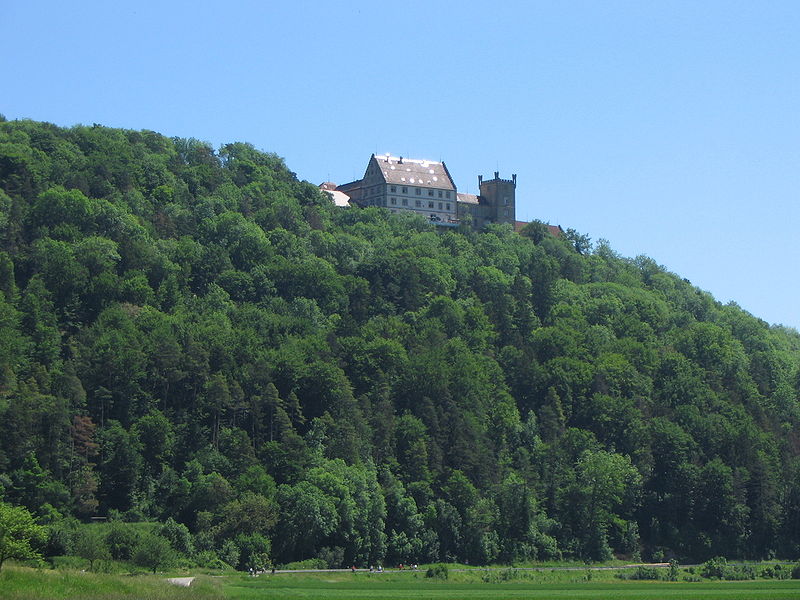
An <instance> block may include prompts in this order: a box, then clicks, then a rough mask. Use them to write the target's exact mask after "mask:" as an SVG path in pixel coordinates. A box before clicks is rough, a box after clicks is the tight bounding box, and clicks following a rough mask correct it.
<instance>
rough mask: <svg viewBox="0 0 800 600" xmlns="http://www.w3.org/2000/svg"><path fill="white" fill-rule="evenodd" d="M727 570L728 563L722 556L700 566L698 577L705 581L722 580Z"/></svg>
mask: <svg viewBox="0 0 800 600" xmlns="http://www.w3.org/2000/svg"><path fill="white" fill-rule="evenodd" d="M727 570H728V561H727V560H726V559H725V557H724V556H715V557H714V558H711V559H709V560H707V561H706V562H704V563H703V564H702V565H701V566H700V575H702V576H703V577H705V578H706V579H724V578H725V573H726V572H727Z"/></svg>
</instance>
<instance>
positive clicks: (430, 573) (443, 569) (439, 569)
mask: <svg viewBox="0 0 800 600" xmlns="http://www.w3.org/2000/svg"><path fill="white" fill-rule="evenodd" d="M448 575H449V571H448V569H447V565H444V564H442V563H439V564H438V565H433V566H432V567H431V568H429V569H428V570H427V571H425V577H432V578H435V579H447V577H448Z"/></svg>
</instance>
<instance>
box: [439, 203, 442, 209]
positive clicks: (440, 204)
mask: <svg viewBox="0 0 800 600" xmlns="http://www.w3.org/2000/svg"><path fill="white" fill-rule="evenodd" d="M439 210H442V203H441V202H439Z"/></svg>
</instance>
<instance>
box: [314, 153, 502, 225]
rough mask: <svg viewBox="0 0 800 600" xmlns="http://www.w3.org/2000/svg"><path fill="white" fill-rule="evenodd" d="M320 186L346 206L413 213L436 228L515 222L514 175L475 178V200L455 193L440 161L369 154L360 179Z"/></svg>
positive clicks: (453, 183)
mask: <svg viewBox="0 0 800 600" xmlns="http://www.w3.org/2000/svg"><path fill="white" fill-rule="evenodd" d="M320 187H321V188H322V189H323V190H325V191H326V192H328V193H329V194H330V193H331V192H333V191H335V192H338V193H339V194H346V195H347V196H348V197H349V199H350V204H356V205H358V206H361V207H367V206H381V207H383V208H386V209H388V210H390V211H391V212H394V213H400V212H416V213H419V214H422V215H424V216H425V217H426V218H427V219H429V220H430V221H431V222H432V223H434V224H435V225H438V226H441V227H457V226H458V225H460V224H462V223H463V224H469V225H470V226H471V227H473V228H474V229H477V230H480V229H482V228H483V227H484V226H485V225H487V224H488V223H509V224H511V225H512V226H513V225H514V223H515V216H516V197H515V191H516V187H517V176H516V175H512V176H511V179H500V174H499V172H497V171H495V173H494V178H493V179H489V180H486V181H484V180H483V177H482V176H478V188H479V190H480V194H479V195H477V196H475V195H471V194H459V193H458V190H457V188H456V185H455V182H454V181H453V178H452V177H451V176H450V172H449V171H448V170H447V165H445V163H444V162H436V161H431V160H423V159H408V158H403V157H402V156H400V157H397V156H392V155H390V154H385V155H384V154H381V155H377V156H376V155H375V154H373V155H372V156H371V157H370V159H369V163H368V165H367V170H366V171H365V173H364V177H362V178H361V179H359V180H357V181H352V182H350V183H345V184H343V185H339V186H335V184H331V183H329V182H328V183H325V184H323V185H322V186H320ZM337 197H338V198H341V196H338V195H337ZM339 203H340V202H337V204H339Z"/></svg>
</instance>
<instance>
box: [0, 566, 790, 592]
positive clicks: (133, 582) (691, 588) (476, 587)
mask: <svg viewBox="0 0 800 600" xmlns="http://www.w3.org/2000/svg"><path fill="white" fill-rule="evenodd" d="M616 572H617V571H615V570H609V571H596V570H592V571H590V570H587V569H581V570H574V571H565V570H559V571H555V570H550V569H542V570H540V571H523V570H515V569H503V570H496V571H490V572H486V571H481V570H478V569H475V570H470V571H468V572H458V571H452V570H451V572H450V577H449V579H447V580H442V579H432V578H427V577H425V574H424V572H422V571H419V572H386V573H382V574H367V573H356V574H352V573H345V572H332V573H279V574H277V575H269V574H264V575H261V576H260V577H249V576H244V575H242V574H239V573H237V574H232V575H223V576H216V577H213V576H208V575H199V576H197V577H196V579H195V580H194V582H193V583H192V585H191V587H179V586H175V585H172V584H170V583H168V582H167V577H168V576H170V575H171V576H177V575H178V574H177V573H172V574H170V575H168V574H159V575H156V576H153V575H149V574H148V575H144V574H138V575H120V574H98V573H85V572H80V571H76V570H65V569H55V570H48V569H31V568H25V567H6V568H4V569H3V571H2V572H0V599H2V600H67V599H69V600H123V599H136V600H225V599H230V600H248V599H262V600H271V599H275V600H278V599H280V600H292V599H298V600H358V599H375V600H484V599H485V600H513V599H517V598H519V599H522V598H525V599H528V600H549V599H569V600H605V599H614V600H665V599H674V600H680V599H687V600H688V599H691V600H694V599H702V600H750V599H756V600H758V599H762V598H763V599H765V600H789V599H791V600H796V599H797V598H800V580H764V579H759V580H750V581H711V580H702V581H677V582H667V581H624V580H620V579H617V578H616V577H615V574H616ZM182 575H185V573H184V574H182Z"/></svg>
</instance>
